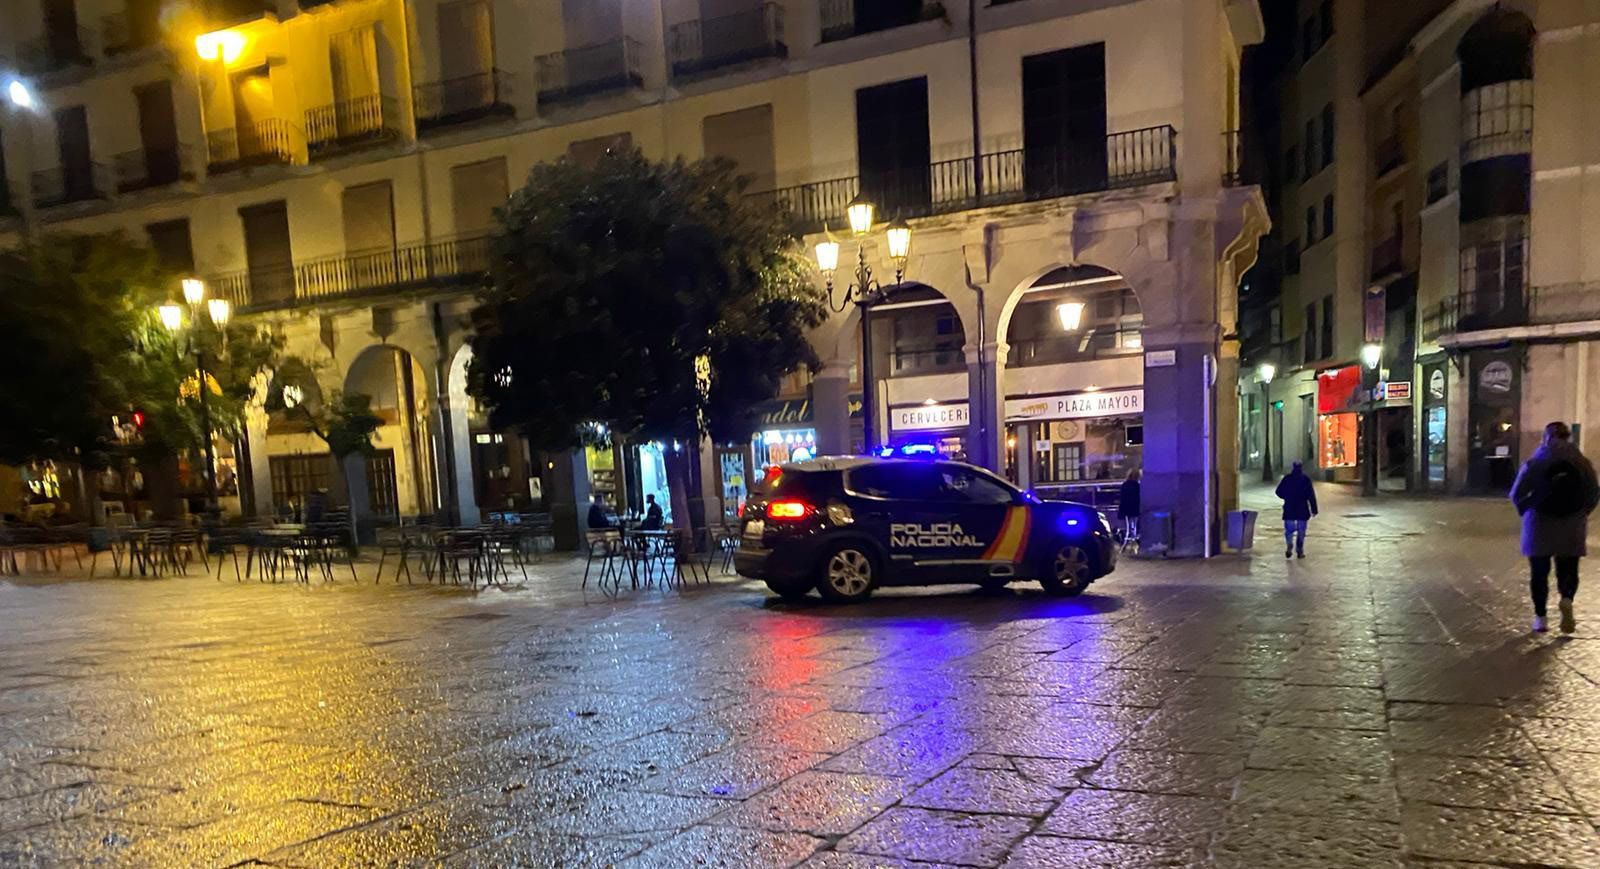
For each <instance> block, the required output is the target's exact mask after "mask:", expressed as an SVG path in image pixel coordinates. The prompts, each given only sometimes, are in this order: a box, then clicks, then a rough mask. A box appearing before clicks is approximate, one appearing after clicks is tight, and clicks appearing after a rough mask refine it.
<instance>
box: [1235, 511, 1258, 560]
mask: <svg viewBox="0 0 1600 869" xmlns="http://www.w3.org/2000/svg"><path fill="white" fill-rule="evenodd" d="M1258 515H1260V514H1258V513H1257V512H1256V511H1254V510H1229V511H1228V548H1229V549H1241V550H1242V549H1252V548H1254V547H1255V545H1256V516H1258Z"/></svg>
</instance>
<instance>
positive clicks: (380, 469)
mask: <svg viewBox="0 0 1600 869" xmlns="http://www.w3.org/2000/svg"><path fill="white" fill-rule="evenodd" d="M430 367H431V366H428V365H424V364H422V362H421V360H419V358H418V357H417V356H415V355H414V354H412V353H411V352H410V351H408V350H406V349H405V348H403V347H401V346H398V345H395V344H372V345H368V346H367V347H364V348H362V350H361V351H360V352H358V353H356V354H355V356H353V357H352V358H351V360H350V364H349V366H348V367H347V368H346V369H345V371H344V377H343V379H342V389H343V391H344V393H345V394H346V395H351V394H356V393H361V394H365V395H368V396H370V397H371V399H372V408H373V410H374V411H375V412H376V413H377V415H378V416H379V417H380V418H381V419H382V420H383V424H382V425H381V426H380V427H379V429H378V431H377V433H376V435H375V436H374V438H373V441H374V446H375V447H376V448H377V450H378V454H377V455H376V456H374V457H371V458H370V459H369V464H370V467H369V473H368V474H367V475H365V476H371V477H372V478H373V479H374V481H375V482H376V483H377V484H378V485H380V486H383V487H385V488H384V489H381V490H379V491H377V492H367V493H358V492H354V491H352V493H351V502H352V503H351V508H352V509H353V510H355V511H356V513H357V515H358V516H359V515H363V514H364V511H365V509H366V508H367V507H368V506H369V505H370V507H371V508H372V510H373V512H374V513H388V514H390V516H391V517H396V516H399V515H406V514H431V513H433V512H434V510H435V509H436V507H437V506H438V503H439V500H438V475H437V473H436V468H437V467H438V465H437V459H436V457H435V455H434V449H433V445H434V438H433V437H432V436H431V432H430V429H431V420H432V419H433V417H434V411H435V410H436V408H435V403H436V399H435V396H437V395H438V394H439V393H438V392H437V390H435V389H434V382H433V381H434V377H433V373H432V372H431V371H430V370H429V369H430ZM391 473H392V477H391V476H390V474H391ZM347 476H349V477H350V483H351V486H352V488H353V489H355V488H360V486H359V485H358V482H364V481H365V476H363V477H362V479H361V480H359V481H358V480H357V479H356V477H357V476H358V475H355V474H353V473H352V474H347ZM362 494H365V495H366V498H365V499H364V498H363V497H361V496H362ZM364 500H365V502H366V503H362V502H363V501H364Z"/></svg>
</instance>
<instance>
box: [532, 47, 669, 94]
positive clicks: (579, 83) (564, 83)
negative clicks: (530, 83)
mask: <svg viewBox="0 0 1600 869" xmlns="http://www.w3.org/2000/svg"><path fill="white" fill-rule="evenodd" d="M643 53H644V49H643V47H642V46H641V45H640V44H639V43H638V41H637V40H634V39H630V38H627V37H623V38H622V39H614V40H612V41H610V42H602V43H599V44H598V45H586V46H584V47H582V48H569V49H567V50H566V51H558V52H555V53H554V54H546V55H543V56H541V57H539V58H537V63H538V70H539V102H541V103H555V102H561V101H563V100H575V99H579V98H581V97H586V96H590V95H592V94H599V93H605V92H607V91H616V90H623V89H625V88H631V87H642V86H643V85H644V72H643V69H644V64H643V60H642V58H643Z"/></svg>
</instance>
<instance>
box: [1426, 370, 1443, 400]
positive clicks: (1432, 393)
mask: <svg viewBox="0 0 1600 869" xmlns="http://www.w3.org/2000/svg"><path fill="white" fill-rule="evenodd" d="M1428 397H1429V398H1444V369H1443V368H1435V369H1433V373H1432V374H1430V375H1428Z"/></svg>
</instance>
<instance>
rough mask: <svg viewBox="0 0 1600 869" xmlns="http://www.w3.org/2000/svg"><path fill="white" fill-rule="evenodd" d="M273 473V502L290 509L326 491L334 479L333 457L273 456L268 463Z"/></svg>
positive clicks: (321, 455) (325, 455) (324, 454)
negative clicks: (313, 493) (321, 490)
mask: <svg viewBox="0 0 1600 869" xmlns="http://www.w3.org/2000/svg"><path fill="white" fill-rule="evenodd" d="M267 466H268V468H269V469H270V470H271V473H272V503H274V504H277V505H278V506H280V507H288V506H290V505H293V504H297V503H300V502H302V501H304V499H305V497H306V496H307V495H310V494H311V493H312V492H315V491H317V490H318V489H327V488H329V487H330V486H331V481H332V479H333V473H332V470H333V467H332V466H333V457H332V456H330V455H328V454H327V453H321V454H319V455H293V456H272V457H271V458H269V459H268V460H267Z"/></svg>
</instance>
